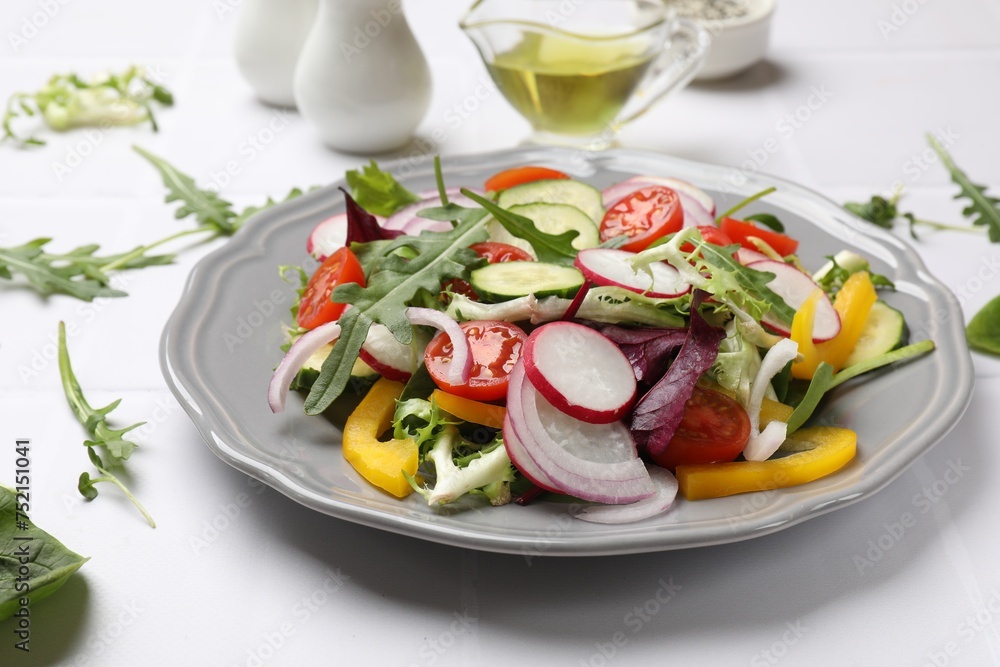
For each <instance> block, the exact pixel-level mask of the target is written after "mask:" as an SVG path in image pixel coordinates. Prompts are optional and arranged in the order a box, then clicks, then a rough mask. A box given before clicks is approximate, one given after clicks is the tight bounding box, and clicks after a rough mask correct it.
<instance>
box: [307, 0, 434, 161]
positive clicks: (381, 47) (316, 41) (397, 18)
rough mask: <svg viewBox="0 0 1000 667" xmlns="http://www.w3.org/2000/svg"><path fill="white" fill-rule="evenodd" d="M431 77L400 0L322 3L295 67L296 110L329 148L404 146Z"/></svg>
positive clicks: (423, 106)
mask: <svg viewBox="0 0 1000 667" xmlns="http://www.w3.org/2000/svg"><path fill="white" fill-rule="evenodd" d="M430 96H431V77H430V70H429V68H428V67H427V60H426V59H425V58H424V54H423V52H422V51H421V50H420V46H419V45H418V44H417V41H416V39H414V37H413V33H412V32H411V31H410V26H409V25H408V24H407V22H406V17H405V15H404V14H403V7H402V3H401V0H320V3H319V13H318V14H317V17H316V21H315V23H314V24H313V28H312V31H311V32H310V33H309V37H308V38H307V39H306V43H305V46H304V47H303V49H302V54H301V56H300V57H299V63H298V66H297V67H296V70H295V101H296V104H297V105H298V107H299V111H300V112H301V113H302V115H303V116H304V117H305V118H306V120H308V121H309V122H310V123H311V124H312V125H313V126H314V127H315V128H316V130H317V131H318V132H319V134H320V136H321V137H322V139H323V141H324V142H325V143H326V144H328V145H329V146H331V147H332V148H335V149H338V150H342V151H347V152H352V153H378V152H383V151H389V150H392V149H395V148H400V147H402V146H403V145H405V144H406V142H408V141H409V140H410V138H411V137H412V136H413V132H414V130H415V129H416V128H417V125H419V124H420V121H421V120H422V119H423V117H424V114H425V113H426V112H427V107H428V105H429V104H430Z"/></svg>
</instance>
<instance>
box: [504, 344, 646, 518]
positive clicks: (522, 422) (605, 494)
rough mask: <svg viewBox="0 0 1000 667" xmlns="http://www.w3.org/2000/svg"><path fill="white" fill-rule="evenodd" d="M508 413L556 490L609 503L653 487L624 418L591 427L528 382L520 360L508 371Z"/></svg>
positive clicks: (629, 498)
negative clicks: (560, 407)
mask: <svg viewBox="0 0 1000 667" xmlns="http://www.w3.org/2000/svg"><path fill="white" fill-rule="evenodd" d="M507 417H509V425H510V428H511V429H512V431H513V433H514V435H515V437H516V438H517V440H518V442H520V444H521V445H522V446H523V448H524V451H525V452H526V453H527V455H528V457H529V458H530V460H531V462H533V464H534V465H535V466H537V468H538V469H540V470H541V471H542V472H543V474H544V475H545V476H546V477H547V478H548V479H547V481H548V482H549V483H550V485H551V486H552V487H554V489H555V490H557V491H559V492H561V493H567V494H569V495H572V496H576V497H578V498H582V499H584V500H591V501H594V502H602V503H609V504H621V503H630V502H635V501H637V500H641V499H643V498H647V497H649V496H651V495H652V494H653V493H654V491H655V490H654V489H653V487H652V483H651V482H650V480H649V473H648V472H646V468H645V466H644V465H643V463H642V461H641V460H640V459H639V458H638V455H637V453H636V449H635V442H634V441H633V440H632V436H631V434H630V433H629V431H628V429H627V428H626V427H625V425H624V424H622V423H621V422H616V423H614V424H605V425H601V426H596V427H595V426H594V425H592V424H588V423H586V422H582V421H580V420H578V419H573V418H572V417H570V416H569V415H566V414H564V413H562V412H561V411H559V410H557V409H556V408H555V407H553V406H552V405H551V404H550V403H548V402H547V401H546V400H545V399H544V397H542V395H541V394H540V393H539V392H538V391H537V390H536V389H535V388H534V387H533V386H532V385H531V382H529V381H528V379H527V377H526V375H525V371H524V364H522V363H520V362H519V363H517V364H516V365H515V366H514V369H513V370H512V371H511V374H510V384H509V385H508V392H507ZM516 455H517V454H516V453H515V457H516Z"/></svg>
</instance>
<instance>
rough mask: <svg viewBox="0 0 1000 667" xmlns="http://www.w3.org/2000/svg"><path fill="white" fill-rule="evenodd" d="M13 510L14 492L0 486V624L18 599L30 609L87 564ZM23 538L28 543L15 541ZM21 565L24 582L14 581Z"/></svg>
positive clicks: (9, 614) (15, 505) (15, 503)
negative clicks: (26, 601)
mask: <svg viewBox="0 0 1000 667" xmlns="http://www.w3.org/2000/svg"><path fill="white" fill-rule="evenodd" d="M17 506H18V503H17V496H16V494H15V492H14V490H13V489H8V488H7V487H5V486H2V485H0V620H3V619H5V618H10V617H11V616H13V615H14V613H15V612H16V611H17V610H18V609H19V608H20V607H21V603H20V599H21V598H22V597H27V598H28V599H30V600H31V604H32V605H34V604H37V603H38V602H39V601H40V600H43V599H45V598H46V597H48V596H49V595H52V593H54V592H56V590H58V589H59V587H60V586H62V585H63V584H64V583H66V580H67V579H69V577H70V575H72V574H73V573H74V572H76V571H77V570H78V569H80V566H81V565H83V564H84V563H86V562H87V561H88V560H89V559H88V558H84V557H83V556H81V555H80V554H77V553H74V552H72V551H70V550H69V549H67V548H66V547H65V546H63V544H62V543H61V542H59V540H57V539H55V538H54V537H52V536H51V535H49V534H48V533H46V532H45V531H43V530H41V529H39V528H38V527H36V526H35V525H34V524H33V523H32V522H31V519H29V518H27V516H25V515H24V514H23V513H19V512H18V509H17ZM18 522H21V523H20V524H19V523H18ZM22 526H25V527H22ZM23 537H30V538H31V539H30V540H24V539H18V538H23ZM25 552H27V556H25ZM22 559H24V560H26V561H27V562H26V563H22V562H21V560H22ZM22 565H24V566H26V567H27V568H28V575H27V576H28V578H27V581H23V580H22V581H19V580H18V578H19V577H21V574H20V573H19V570H20V568H21V567H22ZM25 584H27V588H26V589H25V588H24V585H25Z"/></svg>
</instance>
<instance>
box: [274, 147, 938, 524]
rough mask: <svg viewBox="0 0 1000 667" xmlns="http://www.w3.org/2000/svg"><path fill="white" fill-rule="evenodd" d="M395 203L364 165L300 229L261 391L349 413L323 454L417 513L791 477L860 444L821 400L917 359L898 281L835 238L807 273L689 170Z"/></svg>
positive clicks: (409, 196)
mask: <svg viewBox="0 0 1000 667" xmlns="http://www.w3.org/2000/svg"><path fill="white" fill-rule="evenodd" d="M436 167H437V168H436V173H437V190H436V191H431V192H421V193H414V192H411V191H410V190H408V189H406V188H405V187H403V186H402V185H401V184H400V183H399V182H397V181H396V180H395V179H394V178H393V177H392V175H391V174H389V173H386V172H383V171H381V170H380V169H379V168H378V166H377V165H376V164H375V163H374V162H373V163H372V164H371V165H369V166H367V167H365V168H364V169H362V170H361V171H352V172H349V173H348V177H347V183H348V186H349V187H350V190H351V192H350V193H348V192H346V191H345V193H344V195H345V200H346V210H345V212H344V213H342V214H339V215H336V216H333V217H332V218H330V219H328V220H325V221H323V222H321V223H320V224H319V225H317V226H316V228H315V229H314V230H313V231H312V233H311V234H310V236H309V238H308V239H307V240H306V248H307V250H308V252H309V253H310V254H312V256H313V257H315V258H316V259H317V260H318V261H319V262H320V265H319V267H318V268H316V269H315V270H314V271H311V272H310V271H307V270H305V269H304V268H302V267H281V271H282V274H283V275H285V276H286V277H288V276H289V275H291V274H294V275H297V276H298V278H299V280H300V282H301V288H300V290H299V298H298V299H297V300H296V303H295V305H294V306H293V308H292V314H293V316H294V318H295V321H294V324H291V325H289V326H288V327H287V334H288V344H287V345H286V347H285V350H286V354H285V357H284V358H283V359H282V361H281V362H280V364H279V365H278V367H277V368H276V370H275V372H274V375H273V376H272V380H271V383H270V386H269V387H268V402H269V405H270V407H271V409H272V410H273V411H274V412H281V411H283V410H284V408H285V404H286V400H287V395H288V392H289V391H290V390H293V389H294V390H298V391H302V392H303V393H305V403H304V409H305V412H306V413H307V414H310V415H317V414H320V413H323V412H324V411H327V410H329V409H331V407H332V406H335V405H336V406H338V407H342V406H343V405H345V404H347V405H348V412H349V416H347V418H346V420H345V421H344V422H343V439H342V452H343V455H344V457H345V458H346V459H347V461H349V462H350V463H351V465H352V466H353V467H354V468H355V469H356V470H357V472H358V473H359V474H360V475H361V476H362V477H363V478H364V479H366V480H367V481H368V482H369V483H371V484H372V485H374V486H376V487H378V488H379V489H381V490H383V491H384V492H386V493H389V494H391V495H393V496H396V497H399V498H404V497H407V496H408V495H410V494H411V493H414V492H416V493H418V494H420V495H421V496H423V497H424V498H425V499H426V501H427V503H428V504H429V505H431V506H433V507H440V506H443V505H452V504H463V505H471V504H477V503H478V504H484V503H487V502H488V503H490V504H492V505H503V504H507V503H509V502H511V501H515V502H517V503H520V504H525V503H528V502H531V501H532V500H534V499H535V498H537V497H539V496H541V495H543V494H559V495H563V496H570V497H573V498H576V499H580V500H584V501H588V502H592V503H594V504H593V505H591V506H588V507H587V508H586V509H584V510H583V511H582V512H578V513H576V514H574V516H576V517H577V518H580V519H584V520H588V521H594V522H600V523H621V522H629V521H636V520H640V519H644V518H648V517H650V516H654V515H656V514H659V513H661V512H665V511H667V510H669V508H670V507H671V506H672V505H673V504H674V502H675V499H676V496H677V495H678V492H680V494H682V495H683V496H684V498H685V500H687V501H695V500H701V499H707V498H714V497H721V496H727V495H732V494H736V493H745V492H752V491H759V490H766V489H774V488H779V487H788V486H794V485H797V484H804V483H807V482H810V481H813V480H815V479H818V478H820V477H823V476H826V475H829V474H833V473H835V472H836V471H837V470H839V469H841V468H842V467H843V466H845V465H847V464H848V463H849V462H850V461H851V459H853V458H854V456H855V453H856V448H857V434H855V433H854V432H853V431H850V430H849V429H846V428H842V427H838V426H826V425H823V426H807V422H808V420H809V418H810V416H811V415H812V413H813V411H814V410H815V408H816V407H817V405H818V404H819V403H820V401H821V399H822V397H823V395H824V394H825V393H826V392H827V391H829V390H830V389H832V388H833V387H835V386H837V385H839V384H841V383H842V382H845V381H847V380H850V379H852V378H855V377H857V376H859V375H861V374H863V373H867V372H869V371H872V370H875V369H877V368H881V367H884V366H886V365H888V364H891V363H895V362H899V361H903V360H906V359H910V358H913V357H915V356H917V355H920V354H923V353H926V352H928V351H930V350H932V349H933V342H931V341H929V340H923V341H919V342H916V343H913V344H907V343H908V341H907V338H908V330H907V327H906V322H905V320H904V317H903V315H902V313H900V312H899V311H898V310H896V309H894V308H892V307H891V306H890V305H888V304H887V303H886V302H885V301H883V300H882V299H880V298H879V291H880V290H891V289H892V288H893V285H892V283H891V281H889V280H888V279H887V278H885V277H884V276H880V275H877V274H875V273H873V272H871V270H870V266H869V264H868V262H867V260H866V259H865V258H863V257H860V256H858V255H856V254H854V253H853V252H850V251H846V250H845V251H841V252H839V253H836V254H832V255H831V256H829V257H828V261H827V263H826V264H825V265H824V266H822V267H818V268H817V270H815V271H813V272H810V271H808V270H807V269H806V268H805V267H803V266H802V265H801V263H800V262H799V260H798V258H797V256H796V252H797V250H798V241H797V240H796V239H795V238H794V236H793V235H790V234H788V233H786V232H785V230H784V228H783V226H782V224H781V222H780V220H778V219H777V218H776V217H775V216H773V215H770V214H757V215H751V216H742V217H741V216H737V214H738V213H739V212H740V211H741V210H742V209H743V208H744V207H745V206H746V205H747V204H749V203H751V202H753V201H755V200H757V199H759V198H761V197H763V196H765V195H766V194H768V193H769V192H770V191H771V190H773V188H772V189H771V190H767V191H764V192H761V193H758V194H756V195H754V196H752V197H750V198H748V199H747V200H745V201H743V202H741V203H739V204H737V205H736V206H734V207H733V208H731V209H730V210H728V211H726V212H724V213H722V214H721V215H718V216H716V210H715V209H716V206H715V202H714V201H713V199H712V197H711V196H710V195H709V194H708V193H706V192H705V191H703V190H701V189H700V188H698V187H696V186H695V185H692V184H690V183H687V182H684V181H681V180H678V179H675V178H670V177H665V176H660V175H643V176H635V177H633V178H630V179H627V180H625V181H623V182H621V183H617V184H614V185H612V186H611V187H609V188H606V189H605V190H603V191H599V190H597V189H595V188H594V187H592V186H591V185H589V184H587V183H584V182H582V181H579V180H575V179H573V178H571V177H570V176H568V175H567V174H565V173H563V172H561V171H557V170H555V169H551V168H547V167H539V166H524V167H519V168H514V169H509V170H506V171H504V172H501V173H499V174H496V175H495V176H493V177H492V178H490V179H488V180H487V181H486V182H485V183H483V184H476V186H477V187H476V188H448V187H446V186H445V183H444V179H443V176H442V173H441V169H440V165H439V163H438V164H436Z"/></svg>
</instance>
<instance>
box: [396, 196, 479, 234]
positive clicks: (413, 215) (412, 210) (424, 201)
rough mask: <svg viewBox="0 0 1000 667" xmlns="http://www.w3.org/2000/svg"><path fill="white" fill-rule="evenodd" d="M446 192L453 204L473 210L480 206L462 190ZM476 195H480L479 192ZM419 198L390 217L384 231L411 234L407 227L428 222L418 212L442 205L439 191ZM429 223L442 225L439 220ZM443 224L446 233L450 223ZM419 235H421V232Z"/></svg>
mask: <svg viewBox="0 0 1000 667" xmlns="http://www.w3.org/2000/svg"><path fill="white" fill-rule="evenodd" d="M445 192H446V193H447V195H448V201H450V202H451V203H453V204H458V205H459V206H468V207H471V208H477V207H478V206H479V204H477V203H476V202H474V201H472V200H471V199H469V198H468V197H466V196H465V195H463V194H462V192H461V189H460V188H446V189H445ZM476 194H480V193H478V192H477V193H476ZM417 196H418V197H420V201H418V202H416V203H414V204H410V205H409V206H407V207H406V208H404V209H401V210H399V211H396V212H395V213H393V214H392V215H391V216H389V219H388V220H386V222H385V224H384V225H382V227H383V229H398V230H402V231H404V232H406V233H407V234H409V233H410V232H409V231H407V225H409V224H410V223H413V222H414V221H415V220H427V219H426V218H421V217H420V216H418V215H417V212H418V211H421V210H423V209H425V208H434V207H436V206H440V205H441V196H440V195H439V194H438V191H437V190H427V191H426V192H421V193H419V194H418V195H417ZM427 222H431V223H440V221H438V220H427ZM441 224H444V225H446V227H445V228H444V229H443V230H444V231H447V230H448V229H451V224H450V223H448V222H444V223H441ZM417 233H419V231H418V232H417Z"/></svg>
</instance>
